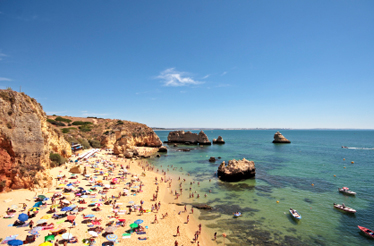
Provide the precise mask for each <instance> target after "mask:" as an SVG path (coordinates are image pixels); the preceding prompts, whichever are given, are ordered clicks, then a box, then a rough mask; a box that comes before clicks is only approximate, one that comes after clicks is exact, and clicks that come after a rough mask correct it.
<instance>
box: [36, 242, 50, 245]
mask: <svg viewBox="0 0 374 246" xmlns="http://www.w3.org/2000/svg"><path fill="white" fill-rule="evenodd" d="M39 246H53V244H52V243H51V242H44V243H42V244H39Z"/></svg>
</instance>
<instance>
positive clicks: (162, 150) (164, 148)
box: [157, 146, 168, 152]
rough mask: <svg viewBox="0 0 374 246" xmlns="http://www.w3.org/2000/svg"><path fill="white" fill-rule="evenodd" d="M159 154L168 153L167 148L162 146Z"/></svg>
mask: <svg viewBox="0 0 374 246" xmlns="http://www.w3.org/2000/svg"><path fill="white" fill-rule="evenodd" d="M157 152H168V148H166V147H165V146H161V147H160V148H159V149H158V151H157Z"/></svg>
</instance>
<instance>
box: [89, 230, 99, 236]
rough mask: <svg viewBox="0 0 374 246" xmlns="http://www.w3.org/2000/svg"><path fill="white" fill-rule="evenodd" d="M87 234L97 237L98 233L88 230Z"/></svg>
mask: <svg viewBox="0 0 374 246" xmlns="http://www.w3.org/2000/svg"><path fill="white" fill-rule="evenodd" d="M88 234H90V235H91V236H93V237H98V236H99V234H97V232H95V231H89V232H88Z"/></svg>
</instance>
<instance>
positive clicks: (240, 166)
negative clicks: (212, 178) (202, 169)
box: [218, 158, 256, 182]
mask: <svg viewBox="0 0 374 246" xmlns="http://www.w3.org/2000/svg"><path fill="white" fill-rule="evenodd" d="M255 175H256V168H255V163H254V162H253V161H248V160H246V159H245V158H243V160H235V159H234V160H229V162H228V164H227V165H226V163H225V162H224V161H223V162H222V163H221V165H220V166H219V167H218V178H219V179H220V180H222V181H228V182H237V181H240V180H243V179H249V178H253V177H254V176H255Z"/></svg>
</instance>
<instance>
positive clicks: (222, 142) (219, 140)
mask: <svg viewBox="0 0 374 246" xmlns="http://www.w3.org/2000/svg"><path fill="white" fill-rule="evenodd" d="M213 144H225V140H223V138H222V137H221V136H218V138H217V139H213Z"/></svg>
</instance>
